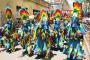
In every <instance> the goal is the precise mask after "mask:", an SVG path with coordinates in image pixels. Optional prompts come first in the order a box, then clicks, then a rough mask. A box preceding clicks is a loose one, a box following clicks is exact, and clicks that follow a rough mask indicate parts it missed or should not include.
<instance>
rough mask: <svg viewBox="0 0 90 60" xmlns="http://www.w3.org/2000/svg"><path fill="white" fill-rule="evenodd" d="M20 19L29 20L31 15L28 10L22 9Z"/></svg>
mask: <svg viewBox="0 0 90 60" xmlns="http://www.w3.org/2000/svg"><path fill="white" fill-rule="evenodd" d="M20 17H21V19H24V20H27V18H29V13H28V11H27V10H26V9H24V8H22V9H21V10H20Z"/></svg>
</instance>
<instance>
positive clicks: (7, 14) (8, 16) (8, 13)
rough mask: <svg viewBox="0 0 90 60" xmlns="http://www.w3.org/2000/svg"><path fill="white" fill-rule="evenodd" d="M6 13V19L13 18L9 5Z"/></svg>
mask: <svg viewBox="0 0 90 60" xmlns="http://www.w3.org/2000/svg"><path fill="white" fill-rule="evenodd" d="M5 15H6V19H11V18H12V11H11V8H10V7H9V6H7V7H6V11H5Z"/></svg>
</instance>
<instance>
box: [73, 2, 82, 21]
mask: <svg viewBox="0 0 90 60" xmlns="http://www.w3.org/2000/svg"><path fill="white" fill-rule="evenodd" d="M73 7H74V10H73V13H78V14H79V15H78V17H79V18H80V19H82V4H81V3H78V2H74V3H73Z"/></svg>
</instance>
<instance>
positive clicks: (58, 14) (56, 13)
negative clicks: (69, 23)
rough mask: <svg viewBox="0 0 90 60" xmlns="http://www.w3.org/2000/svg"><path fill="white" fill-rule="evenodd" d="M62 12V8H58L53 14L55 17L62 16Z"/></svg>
mask: <svg viewBox="0 0 90 60" xmlns="http://www.w3.org/2000/svg"><path fill="white" fill-rule="evenodd" d="M61 16H62V13H61V11H60V10H56V12H55V13H54V14H53V15H52V17H53V18H61Z"/></svg>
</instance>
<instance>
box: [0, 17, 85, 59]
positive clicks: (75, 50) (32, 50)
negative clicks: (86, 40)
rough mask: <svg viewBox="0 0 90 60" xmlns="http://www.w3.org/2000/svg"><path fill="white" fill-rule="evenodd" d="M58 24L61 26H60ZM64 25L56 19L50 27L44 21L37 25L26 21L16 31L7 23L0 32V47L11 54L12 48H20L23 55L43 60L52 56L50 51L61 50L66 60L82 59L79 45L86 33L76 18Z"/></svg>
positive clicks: (46, 20) (12, 24) (80, 45)
mask: <svg viewBox="0 0 90 60" xmlns="http://www.w3.org/2000/svg"><path fill="white" fill-rule="evenodd" d="M61 21H63V22H64V23H63V24H62V23H61ZM65 21H67V20H65ZM65 21H64V19H62V20H60V19H57V18H56V19H55V20H54V21H53V23H52V24H50V22H49V20H48V19H46V17H44V19H43V20H40V22H38V23H35V22H34V23H31V22H30V21H29V20H27V22H26V23H24V24H23V25H21V27H20V28H19V29H16V26H15V25H14V23H12V21H11V20H9V21H8V22H7V23H6V24H5V26H4V28H3V29H0V47H4V48H6V50H7V51H10V52H14V51H15V49H16V48H15V47H16V46H17V45H21V46H22V48H23V49H24V54H25V53H27V54H28V55H38V56H44V57H45V58H50V57H51V56H52V49H51V48H54V49H56V48H62V49H63V53H64V54H67V57H68V58H71V57H72V58H73V59H76V58H77V59H81V58H82V55H83V53H84V52H83V50H82V45H83V34H84V32H85V30H84V28H83V26H82V24H81V23H79V20H78V18H77V17H76V16H73V17H72V19H71V21H68V22H65ZM32 43H34V44H32ZM24 54H23V55H24Z"/></svg>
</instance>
